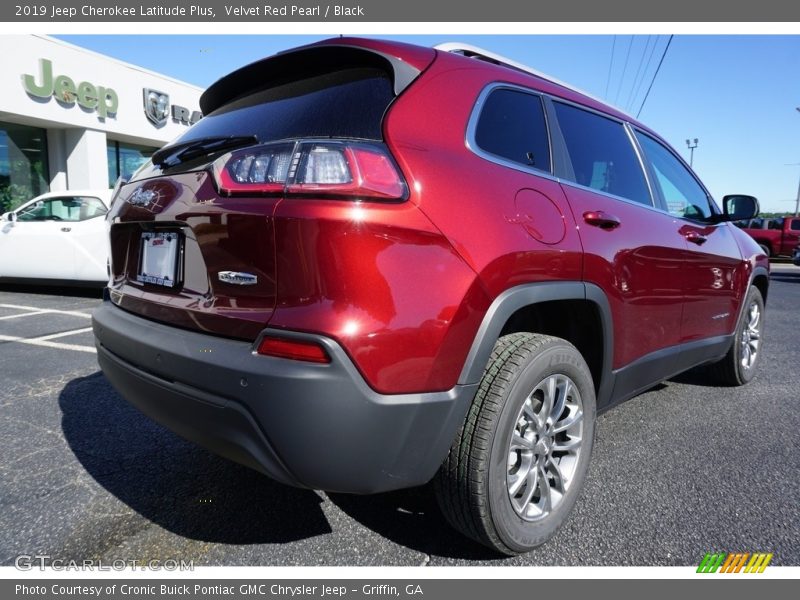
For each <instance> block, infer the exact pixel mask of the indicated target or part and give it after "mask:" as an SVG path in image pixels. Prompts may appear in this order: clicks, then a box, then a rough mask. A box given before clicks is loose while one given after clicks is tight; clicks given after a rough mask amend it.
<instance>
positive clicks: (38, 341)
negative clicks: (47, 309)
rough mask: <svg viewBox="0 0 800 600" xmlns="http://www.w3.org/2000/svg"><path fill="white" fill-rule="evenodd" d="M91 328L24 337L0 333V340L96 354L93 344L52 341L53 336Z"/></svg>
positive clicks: (73, 333) (75, 332) (76, 332)
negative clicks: (84, 344) (82, 344)
mask: <svg viewBox="0 0 800 600" xmlns="http://www.w3.org/2000/svg"><path fill="white" fill-rule="evenodd" d="M57 312H61V311H57ZM91 330H92V328H91V327H83V328H81V329H73V330H71V331H62V332H60V333H51V334H50V335H43V336H39V337H34V338H24V337H18V336H15V335H0V342H14V343H19V344H28V345H31V346H45V347H47V348H56V349H58V350H74V351H76V352H89V353H90V354H97V350H96V349H95V348H94V347H93V346H81V345H80V344H64V343H61V342H54V341H52V340H53V339H55V338H60V337H66V336H68V335H76V334H79V333H86V332H87V331H91Z"/></svg>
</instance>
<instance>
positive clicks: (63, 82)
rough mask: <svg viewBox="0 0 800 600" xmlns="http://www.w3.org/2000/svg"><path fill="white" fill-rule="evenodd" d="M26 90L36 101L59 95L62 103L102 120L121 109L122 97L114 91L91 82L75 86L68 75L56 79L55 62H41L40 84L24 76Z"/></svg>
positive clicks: (57, 98)
mask: <svg viewBox="0 0 800 600" xmlns="http://www.w3.org/2000/svg"><path fill="white" fill-rule="evenodd" d="M22 86H23V87H24V88H25V91H26V92H28V94H30V95H31V96H34V97H36V98H46V99H47V100H49V99H50V97H51V96H55V98H56V100H57V101H58V102H60V103H61V104H65V105H67V106H72V105H74V104H75V103H76V102H77V103H78V105H79V106H81V107H83V108H85V109H87V110H90V111H96V112H97V116H98V118H100V119H105V118H106V117H112V118H113V117H114V115H115V114H116V112H117V108H118V107H119V97H118V96H117V92H115V91H114V90H113V89H112V88H110V87H106V86H102V85H95V84H93V83H90V82H88V81H81V82H80V83H77V84H76V83H75V80H74V79H72V78H71V77H69V76H68V75H58V76H55V77H54V76H53V63H52V62H51V61H49V60H47V59H46V58H41V59H39V78H38V81H37V79H36V77H34V76H33V75H29V74H25V75H23V76H22Z"/></svg>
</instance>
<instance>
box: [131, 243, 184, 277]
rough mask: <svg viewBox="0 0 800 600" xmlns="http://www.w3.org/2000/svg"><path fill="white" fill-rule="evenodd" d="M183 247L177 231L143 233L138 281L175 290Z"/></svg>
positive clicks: (140, 245)
mask: <svg viewBox="0 0 800 600" xmlns="http://www.w3.org/2000/svg"><path fill="white" fill-rule="evenodd" d="M181 246H182V239H181V234H180V233H179V232H177V231H143V232H142V237H141V242H140V244H139V271H138V272H137V274H136V281H138V282H140V283H149V284H151V285H158V286H161V287H167V288H175V287H176V286H177V285H178V279H179V276H180V266H181V265H180V262H181V261H180V257H181Z"/></svg>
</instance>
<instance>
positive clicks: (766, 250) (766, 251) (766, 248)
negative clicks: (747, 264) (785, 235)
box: [758, 244, 772, 258]
mask: <svg viewBox="0 0 800 600" xmlns="http://www.w3.org/2000/svg"><path fill="white" fill-rule="evenodd" d="M758 247H759V248H761V251H762V252H763V253H764V254H766V255H767V258H770V257H771V256H772V250H770V249H769V246H767V245H766V244H759V245H758Z"/></svg>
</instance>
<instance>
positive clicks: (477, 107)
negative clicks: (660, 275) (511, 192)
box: [464, 81, 722, 226]
mask: <svg viewBox="0 0 800 600" xmlns="http://www.w3.org/2000/svg"><path fill="white" fill-rule="evenodd" d="M498 88H506V89H510V90H514V91H519V92H523V93H526V94H531V95H533V96H538V97H539V98H540V100H542V110H543V112H544V120H545V127H546V129H547V142H548V151H549V154H550V171H549V172H548V171H543V170H541V169H535V168H533V167H526V166H525V165H522V164H520V163H515V162H513V161H510V160H507V159H504V158H502V157H500V156H497V155H496V154H491V153H489V152H486V151H484V150H482V149H481V148H480V147H478V145H477V143H476V142H475V130H476V128H477V121H478V117H479V116H480V112H481V109H482V108H483V104H484V102H485V100H486V97H487V96H488V95H489V94H490V93H491V92H492V91H493V90H495V89H498ZM544 98H548V99H549V100H550V101H551V102H553V103H557V102H560V103H562V104H567V105H570V106H573V107H575V108H578V109H580V110H584V111H586V112H589V113H594V114H595V115H597V116H599V117H602V118H604V119H609V120H610V121H614V122H615V123H619V124H620V125H622V126H623V128H624V129H625V132H626V134H627V136H628V141H629V143H630V144H631V145H632V146H633V151H634V154H635V155H636V157H637V159H638V160H639V167H640V169H641V170H642V173H643V175H644V179H645V182H646V184H647V188H648V191H649V192H650V202H651V203H650V204H642V203H641V202H636V201H635V200H631V199H629V198H624V197H622V196H617V195H616V194H611V193H609V192H605V191H603V190H598V189H595V188H593V187H589V186H586V185H582V184H580V183H578V182H576V181H572V180H570V179H564V178H561V177H557V176H556V175H554V174H553V169H554V165H553V140H552V134H551V124H550V119H549V117H548V114H547V110H545V107H544ZM637 131H638V132H640V133H642V134H643V135H646V136H648V137H650V138H653V139H654V140H655V141H657V142H658V143H659V144H661V145H662V146H664V147H666V148H667V150H669V152H670V153H671V154H672V155H673V156H676V157H677V158H678V160H679V161H680V162H681V163H682V164H683V165H684V166H685V167H687V169H688V170H689V173H690V175H691V176H692V177H693V178H694V180H695V181H697V183H698V184H699V185H700V187H701V188H702V189H703V191H704V192H705V193H706V196H707V197H708V199H709V201H710V203H711V205H712V206H713V207H714V209H715V210H717V211H719V207H718V206H717V204H716V202H715V201H714V199H713V197H712V196H711V194H709V193H708V190H707V189H706V187H705V185H703V183H702V182H701V181H700V180H699V179H698V177H697V176H696V175H695V173H694V171H693V170H692V169H691V168H688V166H687V165H686V163H685V161H684V160H683V159H682V158H681V157H680V156H678V155H677V154H676V153H675V152H673V151H672V149H671V148H670V147H669V145H667V144H665V143H664V142H663V141H661V140H659V139H658V137H656V136H654V135H653V134H651V133H649V132H647V131H645V130H643V129H642V128H641V127H639V126H637V125H636V124H635V123H633V122H631V121H627V120H625V119H621V118H619V117H617V116H615V115H611V114H608V113H604V112H602V111H600V110H597V109H596V108H592V107H590V106H586V105H583V104H580V103H578V102H574V101H572V100H568V99H566V98H563V97H561V96H555V95H553V94H548V93H545V92H541V91H539V90H536V89H533V88H527V87H525V86H521V85H517V84H513V83H506V82H502V81H494V82H491V83H489V84H487V85H486V86H484V87H483V89H482V90H481V92H480V93H479V94H478V98H477V100H476V101H475V104H474V105H473V107H472V110H471V111H470V115H469V119H468V121H467V128H466V133H465V139H464V145H465V147H466V148H467V150H469V151H470V152H472V153H473V154H475V155H476V156H478V157H479V158H482V159H484V160H486V161H488V162H491V163H494V164H496V165H500V166H502V167H507V168H509V169H513V170H515V171H520V172H522V173H527V174H529V175H535V176H536V177H542V178H544V179H548V180H550V181H555V182H557V183H559V184H561V185H566V186H569V187H571V188H575V189H578V190H583V191H587V192H592V193H594V194H600V195H601V196H604V197H606V198H611V199H612V200H618V201H620V202H624V203H626V204H630V205H631V206H638V207H640V208H644V209H646V210H651V211H654V212H657V213H660V214H662V215H666V216H667V217H669V218H671V219H674V220H680V221H685V222H687V223H690V224H694V225H696V224H697V223H703V224H704V225H707V226H714V225H720V224H722V223H709V222H705V221H702V222H701V221H696V220H692V219H687V218H686V217H681V216H678V215H673V214H672V213H671V212H669V211H668V210H665V209H664V208H661V206H659V204H660V202H657V201H656V193H655V188H654V187H653V182H652V181H651V179H650V174H649V169H648V168H647V166H646V163H645V162H644V161H645V156H644V151H643V150H642V149H641V148H640V146H639V143H638V141H637V140H636V139H635V133H636V132H637ZM715 214H717V215H719V214H721V213H720V212H716V213H715Z"/></svg>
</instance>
